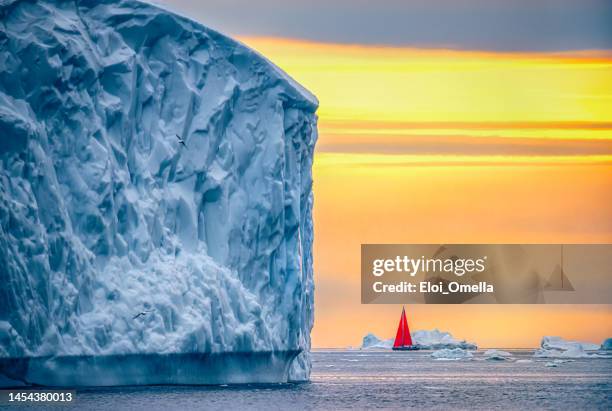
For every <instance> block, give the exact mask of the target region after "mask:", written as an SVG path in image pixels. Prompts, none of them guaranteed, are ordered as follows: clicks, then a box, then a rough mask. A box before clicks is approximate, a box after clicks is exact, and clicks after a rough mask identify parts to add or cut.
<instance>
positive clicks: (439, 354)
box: [431, 348, 474, 361]
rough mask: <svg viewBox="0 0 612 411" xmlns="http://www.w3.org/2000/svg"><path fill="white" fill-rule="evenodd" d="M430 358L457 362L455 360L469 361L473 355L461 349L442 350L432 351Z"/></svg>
mask: <svg viewBox="0 0 612 411" xmlns="http://www.w3.org/2000/svg"><path fill="white" fill-rule="evenodd" d="M431 357H432V358H434V359H436V360H442V361H457V360H469V359H471V358H473V357H474V355H473V354H472V353H471V352H469V351H468V350H464V349H461V348H452V349H448V348H444V349H442V350H438V351H434V352H432V353H431Z"/></svg>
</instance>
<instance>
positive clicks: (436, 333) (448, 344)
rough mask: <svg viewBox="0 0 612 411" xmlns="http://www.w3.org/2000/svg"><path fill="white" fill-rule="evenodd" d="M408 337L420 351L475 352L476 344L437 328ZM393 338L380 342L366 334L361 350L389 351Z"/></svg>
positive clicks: (413, 333) (370, 334)
mask: <svg viewBox="0 0 612 411" xmlns="http://www.w3.org/2000/svg"><path fill="white" fill-rule="evenodd" d="M410 336H411V337H412V343H413V344H414V345H415V346H417V347H418V348H420V349H421V350H441V349H445V348H447V349H453V348H460V349H462V350H476V349H477V348H478V347H477V346H476V344H474V343H471V342H467V341H465V340H458V339H456V338H455V337H453V336H452V334H451V333H449V332H446V331H440V330H438V329H437V328H436V329H433V330H417V331H413V332H412V333H411V334H410ZM393 341H394V339H393V338H390V339H388V340H381V339H380V338H378V337H377V336H376V335H374V334H372V333H368V334H367V335H366V336H365V337H363V343H362V345H361V348H364V349H370V348H376V349H390V348H391V347H393Z"/></svg>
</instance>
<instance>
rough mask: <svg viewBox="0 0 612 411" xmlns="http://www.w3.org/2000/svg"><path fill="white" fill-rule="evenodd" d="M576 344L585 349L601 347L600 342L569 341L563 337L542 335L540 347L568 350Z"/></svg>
mask: <svg viewBox="0 0 612 411" xmlns="http://www.w3.org/2000/svg"><path fill="white" fill-rule="evenodd" d="M576 346H580V347H581V348H582V349H583V350H584V351H597V350H599V348H600V346H599V345H598V344H593V343H588V342H580V341H569V340H564V339H563V338H561V337H542V342H541V343H540V347H541V348H544V349H546V350H568V349H570V348H573V347H576Z"/></svg>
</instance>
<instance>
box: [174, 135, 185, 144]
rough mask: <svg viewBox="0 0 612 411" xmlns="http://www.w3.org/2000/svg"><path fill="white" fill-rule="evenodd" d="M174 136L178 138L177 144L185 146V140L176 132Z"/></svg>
mask: <svg viewBox="0 0 612 411" xmlns="http://www.w3.org/2000/svg"><path fill="white" fill-rule="evenodd" d="M176 138H177V139H178V142H179V144H182V145H183V147H187V144H185V140H183V139H182V138H181V137H180V136H179V135H178V134H176Z"/></svg>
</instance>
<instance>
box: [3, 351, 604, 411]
mask: <svg viewBox="0 0 612 411" xmlns="http://www.w3.org/2000/svg"><path fill="white" fill-rule="evenodd" d="M513 354H514V356H515V358H518V359H530V360H533V362H529V363H522V362H518V363H517V362H505V361H500V362H497V361H496V362H493V361H485V360H482V358H481V355H482V354H481V353H480V352H478V353H476V354H475V359H474V360H472V361H435V360H433V359H432V358H430V357H429V353H427V352H408V353H407V352H397V353H396V352H386V351H385V352H383V351H376V352H372V351H315V352H314V353H313V372H312V381H311V382H310V383H305V384H284V385H274V386H236V387H233V386H229V387H193V386H190V387H122V388H112V389H92V390H84V391H79V392H78V393H77V402H76V403H74V404H73V405H72V406H71V407H64V406H54V407H53V409H66V408H74V409H79V410H113V411H119V410H146V411H153V410H191V409H217V410H228V409H243V410H244V409H262V410H276V409H279V410H300V409H307V410H310V409H311V410H332V409H333V410H337V409H372V408H379V409H410V408H413V409H470V410H475V409H476V410H479V409H483V410H491V409H504V410H506V409H529V410H539V409H551V410H553V409H554V410H559V409H571V410H584V409H600V410H610V409H612V359H596V360H591V359H582V360H574V361H572V362H568V363H564V364H560V365H559V366H558V367H556V368H550V367H546V366H545V364H546V363H547V362H549V361H548V360H540V359H538V360H535V359H533V358H532V353H531V352H518V351H514V352H513ZM11 408H12V409H41V408H40V407H35V408H34V407H32V408H28V407H25V406H23V405H20V406H17V407H11Z"/></svg>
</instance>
